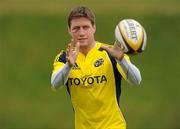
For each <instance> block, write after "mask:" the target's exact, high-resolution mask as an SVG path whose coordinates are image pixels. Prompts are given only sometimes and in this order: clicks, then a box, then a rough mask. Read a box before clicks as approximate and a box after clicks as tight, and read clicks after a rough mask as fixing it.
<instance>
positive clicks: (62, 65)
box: [51, 51, 70, 89]
mask: <svg viewBox="0 0 180 129" xmlns="http://www.w3.org/2000/svg"><path fill="white" fill-rule="evenodd" d="M69 72H70V67H69V66H68V65H67V64H66V53H65V52H63V51H62V52H60V53H59V54H58V55H57V56H56V58H55V60H54V64H53V71H52V75H51V85H52V89H57V88H59V87H60V86H63V85H64V84H65V83H66V82H67V79H68V75H69Z"/></svg>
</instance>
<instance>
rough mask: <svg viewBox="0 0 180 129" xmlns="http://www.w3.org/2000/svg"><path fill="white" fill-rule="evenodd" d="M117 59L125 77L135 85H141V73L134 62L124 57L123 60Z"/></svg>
mask: <svg viewBox="0 0 180 129" xmlns="http://www.w3.org/2000/svg"><path fill="white" fill-rule="evenodd" d="M116 61H117V63H118V64H119V65H120V66H121V68H122V71H121V74H124V75H125V79H126V80H127V81H128V82H130V83H131V84H133V85H139V84H140V83H141V80H142V78H141V73H140V71H139V69H138V68H137V67H136V66H135V65H134V64H132V63H131V62H130V61H129V60H127V59H126V58H124V57H123V58H122V59H121V60H117V59H116ZM122 72H123V73H122Z"/></svg>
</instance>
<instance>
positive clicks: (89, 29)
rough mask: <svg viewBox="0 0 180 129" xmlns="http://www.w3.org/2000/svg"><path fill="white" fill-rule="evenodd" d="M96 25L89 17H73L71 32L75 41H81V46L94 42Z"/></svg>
mask: <svg viewBox="0 0 180 129" xmlns="http://www.w3.org/2000/svg"><path fill="white" fill-rule="evenodd" d="M95 31H96V27H95V25H92V24H91V21H90V20H89V19H87V18H84V17H81V18H76V19H72V21H71V27H70V28H69V33H70V35H71V36H72V38H73V40H74V42H79V43H80V47H88V46H90V45H91V44H92V43H93V42H94V33H95Z"/></svg>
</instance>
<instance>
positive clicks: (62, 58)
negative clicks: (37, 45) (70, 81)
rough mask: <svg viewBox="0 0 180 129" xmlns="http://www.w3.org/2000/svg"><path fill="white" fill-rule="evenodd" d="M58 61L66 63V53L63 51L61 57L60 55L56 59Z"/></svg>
mask: <svg viewBox="0 0 180 129" xmlns="http://www.w3.org/2000/svg"><path fill="white" fill-rule="evenodd" d="M58 61H59V62H63V63H66V52H65V51H63V52H62V53H61V55H60V56H59V58H58Z"/></svg>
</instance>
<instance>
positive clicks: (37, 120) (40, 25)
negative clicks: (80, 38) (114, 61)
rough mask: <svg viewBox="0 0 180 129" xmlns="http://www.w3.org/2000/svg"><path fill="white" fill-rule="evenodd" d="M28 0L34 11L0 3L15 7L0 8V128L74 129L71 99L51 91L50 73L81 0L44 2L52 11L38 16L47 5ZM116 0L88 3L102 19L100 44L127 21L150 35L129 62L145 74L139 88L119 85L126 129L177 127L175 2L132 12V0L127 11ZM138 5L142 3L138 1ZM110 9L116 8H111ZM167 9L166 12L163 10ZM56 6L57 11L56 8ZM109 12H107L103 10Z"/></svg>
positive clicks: (179, 18) (99, 22)
mask: <svg viewBox="0 0 180 129" xmlns="http://www.w3.org/2000/svg"><path fill="white" fill-rule="evenodd" d="M21 2H22V1H20V0H19V1H17V3H16V2H14V3H16V4H22V3H23V2H22V3H21ZM26 2H29V3H31V4H30V5H31V6H33V7H34V8H31V7H30V8H29V10H28V9H26V8H19V9H17V8H15V7H16V6H15V5H13V4H12V3H13V2H12V1H10V0H8V1H3V0H1V1H0V3H1V4H0V6H2V5H3V4H4V5H7V3H8V7H10V6H13V8H14V10H13V8H7V9H5V8H4V6H3V8H1V9H0V10H1V13H0V59H1V61H0V66H1V67H0V78H1V80H0V102H1V105H0V128H4V129H5V128H60V129H71V128H73V125H74V118H73V117H74V115H73V111H72V106H71V102H70V98H69V96H68V94H67V92H66V89H65V88H62V89H60V90H58V91H57V92H53V91H51V89H50V74H51V70H52V63H53V60H54V57H55V55H56V54H57V53H58V51H59V50H60V49H65V48H66V44H67V43H68V42H69V39H70V37H69V35H68V32H67V24H66V15H67V13H68V12H67V11H68V10H69V9H70V7H72V6H74V5H76V4H79V3H83V2H82V1H79V2H75V1H73V2H72V3H71V4H69V3H66V2H65V1H62V3H63V4H62V3H61V2H58V1H51V2H50V1H48V0H46V1H45V3H46V5H48V3H50V4H49V6H47V7H49V8H48V10H50V11H45V10H46V9H44V11H43V9H42V8H43V7H46V6H45V5H44V4H42V5H43V6H42V8H41V10H40V11H39V10H37V9H36V8H37V7H38V6H39V4H41V3H44V2H42V1H41V0H38V1H37V4H38V5H37V6H35V4H34V2H30V1H26ZM116 2H118V1H117V0H114V1H113V2H105V6H102V7H101V6H100V3H101V1H99V2H97V4H95V3H96V2H95V1H91V2H89V3H88V2H84V3H85V4H86V5H89V6H90V7H91V8H93V10H95V13H96V14H97V15H96V21H97V32H96V39H97V40H98V41H102V42H113V41H114V28H115V25H116V24H117V22H118V21H119V20H120V19H123V18H127V17H128V18H135V19H137V20H138V21H140V22H141V23H142V24H143V26H144V27H145V29H146V31H147V34H148V45H147V49H146V51H145V52H144V53H142V54H140V55H137V56H133V57H132V58H131V59H132V62H134V63H135V64H136V65H137V66H138V68H139V69H140V70H141V73H142V76H143V81H142V83H141V87H134V86H130V85H128V84H127V83H126V82H123V86H122V96H121V107H122V110H123V112H124V115H125V117H126V121H127V124H128V128H129V129H146V128H156V129H178V128H180V124H179V119H180V114H179V108H180V104H179V103H178V102H179V99H180V94H179V91H180V87H179V81H178V77H179V76H180V72H179V66H180V58H179V55H180V45H179V42H180V36H179V34H180V26H179V22H180V15H179V11H180V9H179V7H178V6H179V4H177V3H178V1H172V2H171V3H170V2H168V1H164V6H163V5H162V6H161V7H159V8H158V5H156V4H155V3H156V2H157V3H159V2H160V1H155V0H151V1H147V2H146V3H145V4H144V7H141V9H138V8H137V7H133V8H134V10H135V11H134V10H130V8H131V7H132V5H131V4H128V3H129V2H130V1H126V2H125V1H122V2H123V3H122V5H124V6H125V7H124V6H122V5H121V4H120V3H119V4H120V5H119V6H118V5H117V4H116ZM141 2H144V1H143V0H139V1H138V3H141ZM10 3H11V4H10ZM59 3H61V4H62V5H61V4H59ZM56 4H57V6H55V5H56ZM110 4H111V5H110ZM23 5H29V4H24V3H23ZM108 5H109V6H110V7H114V8H110V7H109V8H108ZM142 5H143V3H142ZM153 5H154V6H153ZM167 5H169V7H168V8H167V10H163V9H164V8H165V7H167ZM54 6H55V9H54V8H52V7H54ZM61 6H64V10H63V8H58V7H61ZM18 7H19V6H18ZM20 7H21V6H20ZM25 7H26V6H25ZM35 7H36V8H35ZM65 7H66V8H65ZM118 7H122V8H121V9H120V10H121V11H120V13H118V11H117V10H118ZM126 7H127V9H128V10H126ZM146 7H147V8H146ZM171 7H174V8H173V9H172V8H171ZM107 8H108V10H107V12H106V11H105V10H102V9H107ZM153 8H154V10H152V9H153ZM15 9H17V10H19V11H17V10H15ZM56 9H57V10H56ZM22 10H24V11H22ZM142 10H143V11H142ZM154 12H156V13H154Z"/></svg>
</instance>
